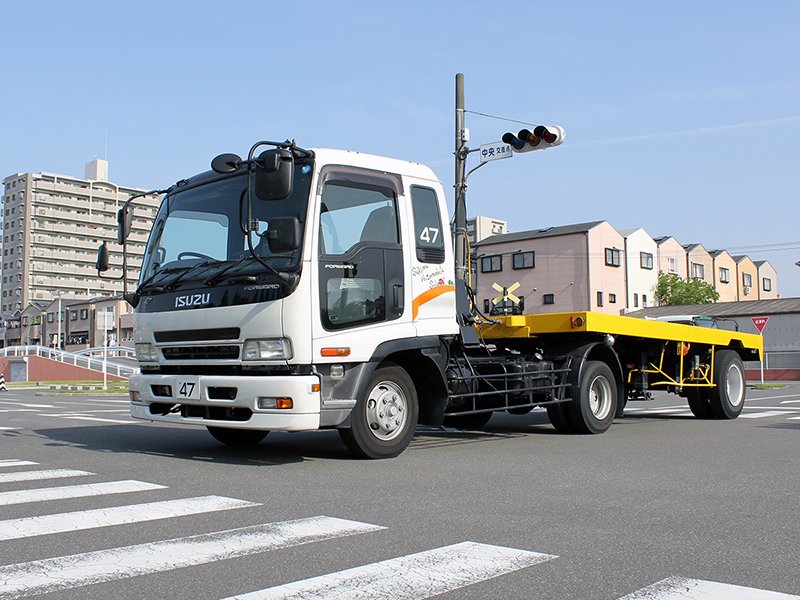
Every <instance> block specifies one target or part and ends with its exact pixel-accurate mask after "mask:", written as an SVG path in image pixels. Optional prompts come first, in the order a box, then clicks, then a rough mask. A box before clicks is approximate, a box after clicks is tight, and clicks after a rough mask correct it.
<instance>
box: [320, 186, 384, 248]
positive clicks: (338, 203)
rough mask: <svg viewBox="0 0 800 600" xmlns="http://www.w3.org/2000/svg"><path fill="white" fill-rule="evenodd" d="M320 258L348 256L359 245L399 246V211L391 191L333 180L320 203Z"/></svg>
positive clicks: (326, 187) (326, 188)
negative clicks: (332, 255) (372, 243)
mask: <svg viewBox="0 0 800 600" xmlns="http://www.w3.org/2000/svg"><path fill="white" fill-rule="evenodd" d="M319 222H320V255H325V254H327V255H331V254H347V253H348V252H350V251H351V250H352V249H353V247H354V246H355V245H356V244H358V243H369V242H378V243H388V244H397V243H399V241H400V238H399V235H398V232H397V210H396V208H395V197H394V193H393V192H392V190H390V189H389V188H380V187H377V186H367V185H365V184H358V183H355V182H345V181H329V182H327V184H326V185H325V190H324V191H323V193H322V202H321V204H320V217H319Z"/></svg>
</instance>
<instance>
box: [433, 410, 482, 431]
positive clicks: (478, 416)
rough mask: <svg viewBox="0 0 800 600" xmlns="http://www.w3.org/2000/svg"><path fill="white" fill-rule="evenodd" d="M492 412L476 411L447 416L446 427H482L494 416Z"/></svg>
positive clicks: (445, 419)
mask: <svg viewBox="0 0 800 600" xmlns="http://www.w3.org/2000/svg"><path fill="white" fill-rule="evenodd" d="M492 414H493V413H490V412H487V413H475V414H472V415H457V416H454V417H445V418H444V426H445V427H455V428H456V429H481V428H482V427H483V426H484V425H486V424H487V423H488V422H489V419H491V418H492Z"/></svg>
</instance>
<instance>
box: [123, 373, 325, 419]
mask: <svg viewBox="0 0 800 600" xmlns="http://www.w3.org/2000/svg"><path fill="white" fill-rule="evenodd" d="M129 387H130V390H131V398H132V399H131V416H132V417H134V418H136V419H144V420H148V421H161V422H164V423H180V424H183V425H197V426H202V427H206V426H210V427H227V428H231V429H261V430H268V431H309V430H314V429H319V425H320V418H319V416H320V392H319V389H320V378H319V377H317V376H316V375H297V376H290V375H285V376H266V377H242V376H219V375H195V376H184V375H134V376H132V377H131V378H130V382H129ZM315 390H316V391H315ZM182 394H183V397H182ZM134 396H136V398H135V399H133V398H134ZM223 396H224V397H223ZM260 397H261V398H264V397H267V398H291V399H292V403H293V407H292V408H291V409H274V408H273V409H262V408H258V399H259V398H260Z"/></svg>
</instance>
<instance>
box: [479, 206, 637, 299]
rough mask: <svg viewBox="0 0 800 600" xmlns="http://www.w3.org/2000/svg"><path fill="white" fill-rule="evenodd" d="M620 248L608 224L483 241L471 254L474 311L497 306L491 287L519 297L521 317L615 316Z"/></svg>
mask: <svg viewBox="0 0 800 600" xmlns="http://www.w3.org/2000/svg"><path fill="white" fill-rule="evenodd" d="M624 249H625V238H624V237H623V236H622V234H620V233H619V232H618V231H617V230H616V229H614V228H613V227H612V226H611V225H610V224H609V223H608V221H593V222H591V223H578V224H575V225H565V226H561V227H546V228H544V229H538V230H531V231H522V232H519V233H507V234H504V235H495V236H492V237H489V238H487V239H485V240H483V241H482V242H479V243H478V244H477V246H476V248H475V251H474V253H473V255H474V256H475V269H474V275H475V279H476V280H477V281H475V280H473V288H474V289H475V291H476V298H477V302H478V306H479V308H481V309H482V310H483V312H484V313H485V314H488V313H489V312H491V310H492V308H493V307H494V306H495V303H493V300H495V299H497V300H499V301H502V297H503V292H502V291H501V292H498V291H497V290H496V288H494V287H493V284H497V286H498V287H501V288H505V289H506V290H508V291H510V292H511V293H513V294H514V295H515V296H517V297H520V299H521V302H520V308H521V309H522V311H523V312H525V313H552V312H565V311H574V310H592V311H598V312H605V313H610V314H620V313H621V312H623V310H624V309H625V308H626V295H625V292H626V290H625V268H626V263H625V251H624ZM517 283H519V286H517V287H515V285H516V284H517ZM511 288H513V289H511Z"/></svg>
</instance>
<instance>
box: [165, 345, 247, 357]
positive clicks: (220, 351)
mask: <svg viewBox="0 0 800 600" xmlns="http://www.w3.org/2000/svg"><path fill="white" fill-rule="evenodd" d="M161 352H162V353H163V354H164V358H165V359H167V360H223V359H228V360H235V359H237V358H239V346H169V347H167V348H162V349H161Z"/></svg>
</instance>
